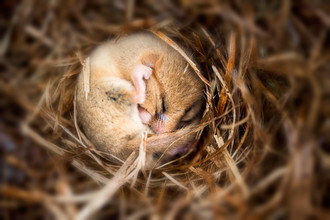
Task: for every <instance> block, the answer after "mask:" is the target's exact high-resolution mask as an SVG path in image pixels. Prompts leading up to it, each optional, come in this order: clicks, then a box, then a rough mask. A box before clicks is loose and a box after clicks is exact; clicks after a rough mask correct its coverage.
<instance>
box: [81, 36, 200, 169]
mask: <svg viewBox="0 0 330 220" xmlns="http://www.w3.org/2000/svg"><path fill="white" fill-rule="evenodd" d="M88 59H89V62H88V65H89V66H88V67H89V74H87V75H88V77H89V78H88V79H87V80H88V82H89V92H88V93H86V91H85V88H86V85H85V84H86V78H85V77H86V74H84V73H83V71H82V73H81V74H80V75H79V77H78V81H77V111H78V120H79V122H80V125H81V126H82V129H83V131H84V133H85V134H86V136H87V137H88V138H89V139H90V141H91V142H92V143H93V144H94V145H95V146H96V147H97V149H99V150H102V151H106V152H108V153H110V154H113V155H114V156H116V157H119V158H121V159H123V160H125V159H126V157H127V156H128V155H129V154H130V153H131V152H132V151H137V150H138V149H139V145H140V143H141V138H142V135H143V133H144V132H145V131H147V132H148V136H149V137H148V139H147V144H146V151H147V158H146V159H147V160H146V166H147V167H151V166H152V164H153V163H154V162H155V161H156V160H157V159H158V158H157V155H158V156H159V155H162V154H163V156H164V155H165V156H164V159H166V160H168V159H169V158H171V157H173V156H176V155H180V154H183V153H186V152H187V151H188V150H189V149H191V148H192V147H193V146H194V142H196V140H195V136H196V135H195V133H191V132H190V131H191V128H192V127H193V126H194V125H197V124H198V123H199V121H200V119H201V115H202V106H203V103H204V99H203V88H204V84H203V82H202V81H201V80H200V78H199V77H198V76H197V75H196V73H195V72H194V71H193V70H192V68H191V67H190V66H189V65H188V63H187V61H186V60H185V59H184V58H183V57H182V56H181V55H180V54H179V53H178V52H177V51H176V50H174V49H173V48H172V47H170V46H169V45H168V44H166V43H165V42H163V41H162V40H161V39H159V38H158V37H157V36H156V35H154V34H153V33H151V32H138V33H134V34H131V35H127V36H122V37H120V38H119V39H115V40H110V41H108V42H105V43H103V44H101V45H99V46H97V47H96V48H95V49H94V50H93V51H92V52H91V54H90V56H89V58H88ZM165 151H166V152H165ZM163 161H164V160H163Z"/></svg>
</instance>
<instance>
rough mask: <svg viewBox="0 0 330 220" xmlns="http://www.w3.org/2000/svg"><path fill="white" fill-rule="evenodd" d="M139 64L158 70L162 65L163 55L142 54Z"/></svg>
mask: <svg viewBox="0 0 330 220" xmlns="http://www.w3.org/2000/svg"><path fill="white" fill-rule="evenodd" d="M141 63H142V64H143V65H146V66H148V67H150V68H152V69H158V68H159V67H160V66H161V65H162V63H163V55H161V54H159V53H154V52H147V53H144V54H143V55H142V57H141Z"/></svg>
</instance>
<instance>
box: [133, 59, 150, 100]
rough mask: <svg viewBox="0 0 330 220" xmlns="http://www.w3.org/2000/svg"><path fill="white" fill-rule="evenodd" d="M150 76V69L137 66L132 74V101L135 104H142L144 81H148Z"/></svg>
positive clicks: (144, 91) (144, 89)
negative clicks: (133, 88) (133, 89)
mask: <svg viewBox="0 0 330 220" xmlns="http://www.w3.org/2000/svg"><path fill="white" fill-rule="evenodd" d="M151 74H152V69H151V68H150V67H148V66H145V65H142V64H139V65H137V66H136V67H135V68H134V70H133V73H132V76H131V77H132V80H133V84H134V87H135V90H136V92H135V94H134V95H133V101H134V102H135V103H137V104H142V103H144V101H145V99H146V84H145V82H144V80H145V79H149V78H150V76H151Z"/></svg>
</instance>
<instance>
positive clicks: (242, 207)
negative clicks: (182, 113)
mask: <svg viewBox="0 0 330 220" xmlns="http://www.w3.org/2000/svg"><path fill="white" fill-rule="evenodd" d="M0 10H1V13H0V14H1V15H0V30H1V32H0V33H1V38H0V69H1V75H0V97H1V98H0V100H1V101H0V113H1V114H0V115H1V116H0V120H1V123H0V140H1V142H0V152H1V155H2V157H3V159H1V162H0V163H1V164H0V165H1V169H2V171H1V175H2V178H1V188H0V193H1V197H0V198H1V202H0V210H1V211H0V216H1V217H0V218H2V219H12V218H22V217H24V218H29V219H30V218H33V219H35V218H46V217H50V216H51V217H52V218H56V219H90V218H97V219H103V218H109V217H113V218H124V219H125V218H127V219H136V218H137V219H140V218H142V219H144V218H156V219H157V218H161V219H163V218H164V219H174V218H180V219H181V218H187V219H213V218H216V217H223V218H243V217H244V218H257V219H263V218H266V217H267V218H268V217H269V218H273V219H283V218H284V219H286V218H294V219H302V218H317V219H325V218H326V217H328V218H329V216H330V208H329V207H330V137H329V131H330V119H329V114H330V108H329V106H330V105H329V104H330V100H329V96H330V91H329V90H330V77H329V73H330V64H329V60H330V31H329V28H330V16H329V14H330V4H329V3H328V2H327V1H313V3H312V2H311V1H278V2H269V3H268V2H266V1H251V2H249V3H247V2H245V1H211V0H209V1H198V0H196V1H183V0H182V1H153V0H151V1H133V0H128V1H119V0H118V1H109V2H108V1H103V0H98V1H78V0H73V1H61V0H59V1H37V0H36V1H4V2H2V3H1V9H0ZM141 29H147V30H149V31H153V32H154V33H155V34H156V35H158V36H159V37H160V38H161V39H163V40H165V42H167V43H168V44H169V45H170V46H172V47H173V48H175V49H176V50H177V51H179V52H180V51H181V50H182V51H183V48H188V49H189V51H191V52H192V54H193V57H192V58H193V59H191V60H189V58H190V57H185V58H186V59H187V61H188V60H189V64H190V65H191V66H192V67H193V68H194V70H195V71H196V73H197V74H199V75H200V76H201V78H203V81H204V83H205V91H204V92H205V100H206V105H205V110H204V114H203V118H202V121H201V122H200V125H199V126H198V127H197V128H196V129H197V130H198V140H199V141H198V146H197V148H196V150H195V151H194V152H191V153H190V154H187V155H184V156H183V157H181V158H178V159H176V161H174V162H172V163H169V164H165V165H164V166H161V167H158V168H156V169H154V170H144V169H143V168H141V160H143V154H141V152H140V153H139V152H135V153H132V154H131V156H130V157H129V158H128V159H127V160H126V161H118V160H115V159H114V158H112V157H111V156H110V155H107V154H105V153H102V152H100V151H98V150H97V149H95V148H94V147H93V145H92V143H90V142H89V141H88V139H87V138H86V137H85V136H84V134H83V132H82V131H81V130H80V127H79V121H77V117H76V103H75V90H74V88H75V83H76V79H77V75H78V74H79V73H80V71H81V69H82V68H83V65H82V64H83V62H82V61H83V60H84V59H85V57H86V56H87V55H88V53H89V51H90V50H91V49H92V48H93V47H95V46H96V45H97V44H99V43H100V42H103V41H105V40H107V39H111V38H113V37H116V36H120V35H122V34H127V33H131V32H134V31H137V30H141Z"/></svg>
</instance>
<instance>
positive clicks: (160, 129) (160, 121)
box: [151, 114, 166, 134]
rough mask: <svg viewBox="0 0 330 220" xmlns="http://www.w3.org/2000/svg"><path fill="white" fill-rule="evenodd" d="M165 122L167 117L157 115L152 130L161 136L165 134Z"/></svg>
mask: <svg viewBox="0 0 330 220" xmlns="http://www.w3.org/2000/svg"><path fill="white" fill-rule="evenodd" d="M165 121H166V115H164V114H157V118H156V120H155V121H154V122H153V123H152V124H151V128H152V130H153V131H154V132H156V133H157V134H161V133H164V132H165Z"/></svg>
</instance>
